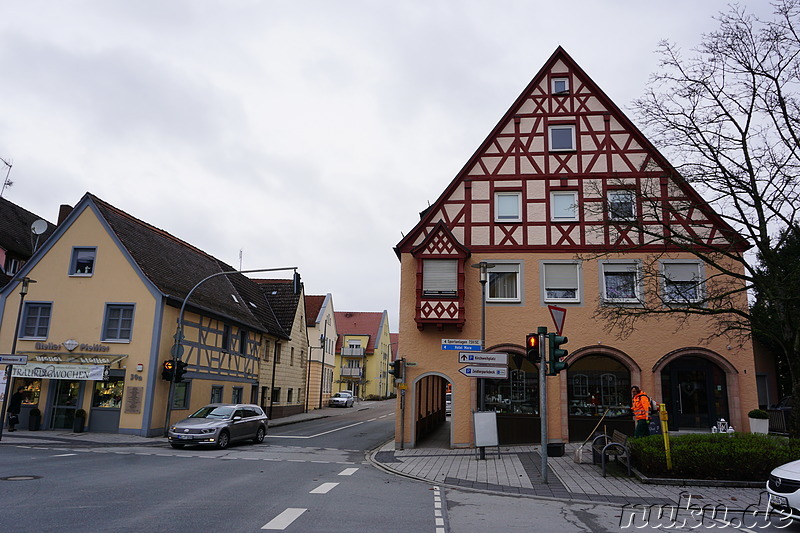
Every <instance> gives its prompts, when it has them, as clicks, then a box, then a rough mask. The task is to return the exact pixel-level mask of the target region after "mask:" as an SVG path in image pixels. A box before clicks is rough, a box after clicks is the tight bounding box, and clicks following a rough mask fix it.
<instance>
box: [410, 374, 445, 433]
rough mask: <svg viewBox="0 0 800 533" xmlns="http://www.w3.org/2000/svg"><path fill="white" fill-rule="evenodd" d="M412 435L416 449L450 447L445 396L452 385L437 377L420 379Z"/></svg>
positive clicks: (417, 386) (417, 385)
mask: <svg viewBox="0 0 800 533" xmlns="http://www.w3.org/2000/svg"><path fill="white" fill-rule="evenodd" d="M415 391H416V399H415V400H416V401H415V402H414V405H415V407H416V417H415V422H414V424H415V428H414V435H415V437H416V438H415V440H416V446H418V447H431V446H433V445H435V447H443V448H449V447H450V434H451V432H450V421H449V419H450V417H449V416H448V414H447V394H452V392H451V391H452V385H451V384H450V382H449V381H447V379H445V378H444V377H442V376H438V375H430V376H425V377H423V378H421V379H420V380H419V381H417V383H416V387H415Z"/></svg>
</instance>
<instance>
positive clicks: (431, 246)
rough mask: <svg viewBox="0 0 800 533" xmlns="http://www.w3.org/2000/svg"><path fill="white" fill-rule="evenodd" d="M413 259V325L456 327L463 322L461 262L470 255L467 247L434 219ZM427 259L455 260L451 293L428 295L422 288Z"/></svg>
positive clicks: (462, 275) (415, 249) (412, 251)
mask: <svg viewBox="0 0 800 533" xmlns="http://www.w3.org/2000/svg"><path fill="white" fill-rule="evenodd" d="M411 255H412V256H414V258H415V259H416V260H417V279H416V292H417V298H416V301H417V305H416V313H415V317H414V318H415V320H416V322H417V328H418V329H420V330H423V329H425V325H426V324H430V325H433V326H436V328H438V329H442V328H443V327H444V325H445V324H448V325H455V326H456V327H457V328H458V330H459V331H461V328H462V327H463V326H464V321H465V316H464V298H465V293H464V264H465V262H466V260H467V258H468V257H469V256H470V253H469V250H467V249H466V248H465V247H464V246H462V245H461V244H460V243H459V242H458V240H457V239H456V238H455V237H454V236H453V233H452V232H451V231H450V229H448V227H447V226H446V225H445V223H444V222H442V221H439V222H438V223H436V224H435V225H434V227H433V229H432V230H431V232H430V233H428V235H427V237H426V238H425V239H424V240H423V241H422V242H421V243H420V244H419V245H418V246H416V247H414V249H413V250H411ZM428 259H431V260H432V259H451V260H455V261H456V264H457V289H456V293H455V294H454V295H452V296H449V295H448V296H431V295H426V294H425V293H424V292H423V265H424V262H425V260H428Z"/></svg>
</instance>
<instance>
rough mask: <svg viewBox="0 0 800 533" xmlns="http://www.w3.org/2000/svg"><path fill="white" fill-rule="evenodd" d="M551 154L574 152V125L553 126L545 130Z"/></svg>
mask: <svg viewBox="0 0 800 533" xmlns="http://www.w3.org/2000/svg"><path fill="white" fill-rule="evenodd" d="M547 133H548V141H549V145H550V151H551V152H566V151H571V150H575V125H574V124H555V125H553V126H549V127H548V128H547Z"/></svg>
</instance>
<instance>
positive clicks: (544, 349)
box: [537, 327, 547, 483]
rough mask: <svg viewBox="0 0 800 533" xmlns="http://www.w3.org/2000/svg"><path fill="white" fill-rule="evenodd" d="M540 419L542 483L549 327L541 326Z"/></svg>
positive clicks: (545, 432)
mask: <svg viewBox="0 0 800 533" xmlns="http://www.w3.org/2000/svg"><path fill="white" fill-rule="evenodd" d="M537 333H538V335H539V419H540V421H541V432H542V438H541V441H542V450H541V452H540V455H541V456H542V483H547V372H546V371H545V367H546V366H547V328H545V327H539V329H537Z"/></svg>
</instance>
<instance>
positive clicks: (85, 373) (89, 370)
mask: <svg viewBox="0 0 800 533" xmlns="http://www.w3.org/2000/svg"><path fill="white" fill-rule="evenodd" d="M13 368H14V373H13V375H14V377H15V378H43V379H70V380H79V381H101V380H102V379H103V377H104V375H103V374H104V370H105V367H104V366H101V365H47V364H41V363H28V364H27V365H25V366H15V367H13Z"/></svg>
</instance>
